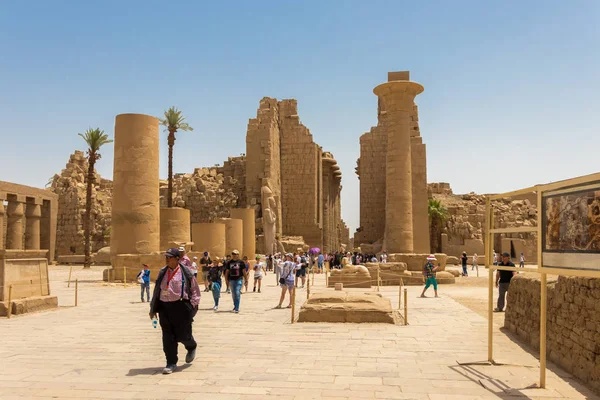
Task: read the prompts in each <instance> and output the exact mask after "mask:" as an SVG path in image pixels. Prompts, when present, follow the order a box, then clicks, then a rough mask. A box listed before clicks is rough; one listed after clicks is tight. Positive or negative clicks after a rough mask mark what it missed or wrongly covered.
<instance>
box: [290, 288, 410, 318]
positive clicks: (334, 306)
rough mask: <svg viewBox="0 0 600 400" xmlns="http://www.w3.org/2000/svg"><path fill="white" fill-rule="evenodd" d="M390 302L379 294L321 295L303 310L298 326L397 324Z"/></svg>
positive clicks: (308, 301)
mask: <svg viewBox="0 0 600 400" xmlns="http://www.w3.org/2000/svg"><path fill="white" fill-rule="evenodd" d="M398 319H399V318H398V315H397V313H396V312H395V311H394V310H392V304H391V302H390V299H388V298H386V297H383V296H381V295H380V294H377V293H348V292H342V291H339V292H338V291H336V292H326V293H318V294H315V295H314V296H312V297H311V298H310V299H309V300H307V301H306V302H305V303H304V305H303V306H302V308H301V309H300V315H299V317H298V322H357V323H361V322H378V323H386V324H395V323H396V322H397V320H398Z"/></svg>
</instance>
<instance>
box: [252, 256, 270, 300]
mask: <svg viewBox="0 0 600 400" xmlns="http://www.w3.org/2000/svg"><path fill="white" fill-rule="evenodd" d="M263 273H264V275H265V276H266V275H267V271H266V270H265V264H264V263H262V262H261V261H260V256H256V264H254V289H253V290H252V291H253V292H256V281H258V293H260V285H261V283H262V278H263Z"/></svg>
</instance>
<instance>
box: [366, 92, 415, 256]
mask: <svg viewBox="0 0 600 400" xmlns="http://www.w3.org/2000/svg"><path fill="white" fill-rule="evenodd" d="M373 92H374V93H375V95H377V96H378V97H379V99H380V100H381V101H382V103H383V109H384V110H385V111H382V113H385V116H382V119H383V120H384V124H383V125H384V127H385V130H386V132H387V136H388V151H387V155H386V196H385V197H386V203H385V235H384V247H385V250H386V251H387V252H388V253H412V252H413V250H414V247H413V210H412V168H411V151H410V147H411V146H410V120H411V118H410V113H411V112H412V110H413V104H414V99H415V96H416V95H418V94H419V93H421V92H423V86H421V85H419V84H418V83H415V82H410V81H391V82H386V83H383V84H381V85H379V86H377V87H376V88H375V89H374V90H373Z"/></svg>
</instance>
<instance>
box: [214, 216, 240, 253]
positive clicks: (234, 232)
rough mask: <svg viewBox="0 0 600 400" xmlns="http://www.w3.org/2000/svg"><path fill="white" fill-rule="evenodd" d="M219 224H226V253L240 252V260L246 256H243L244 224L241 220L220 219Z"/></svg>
mask: <svg viewBox="0 0 600 400" xmlns="http://www.w3.org/2000/svg"><path fill="white" fill-rule="evenodd" d="M217 222H220V223H222V224H225V253H226V255H227V254H231V252H232V251H233V250H238V251H239V252H240V258H241V257H243V256H244V254H241V251H242V249H243V248H244V239H243V238H244V223H243V222H242V220H241V219H233V218H219V219H217Z"/></svg>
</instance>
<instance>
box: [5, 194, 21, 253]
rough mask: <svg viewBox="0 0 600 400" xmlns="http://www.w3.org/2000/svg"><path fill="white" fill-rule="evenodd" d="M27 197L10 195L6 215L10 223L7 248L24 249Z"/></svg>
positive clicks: (7, 227)
mask: <svg viewBox="0 0 600 400" xmlns="http://www.w3.org/2000/svg"><path fill="white" fill-rule="evenodd" d="M24 203H25V197H24V196H21V195H9V196H8V206H7V207H6V215H7V217H8V223H7V226H6V248H7V249H8V250H22V249H23V215H24V206H23V204H24Z"/></svg>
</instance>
